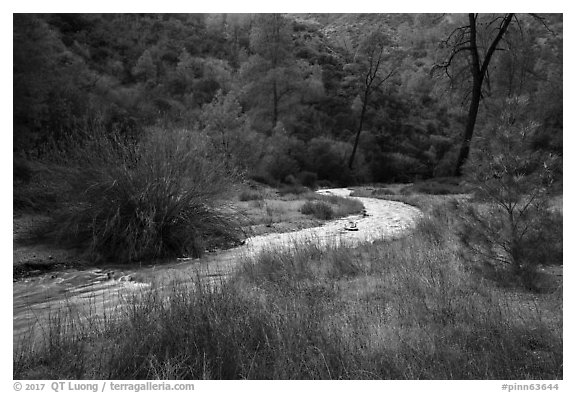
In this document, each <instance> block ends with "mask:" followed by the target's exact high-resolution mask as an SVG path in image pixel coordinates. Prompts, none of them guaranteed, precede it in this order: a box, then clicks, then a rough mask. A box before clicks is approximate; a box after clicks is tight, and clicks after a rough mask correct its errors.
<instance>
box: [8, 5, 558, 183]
mask: <svg viewBox="0 0 576 393" xmlns="http://www.w3.org/2000/svg"><path fill="white" fill-rule="evenodd" d="M459 18H460V17H459V16H457V15H442V16H441V15H433V14H342V15H326V14H299V15H295V14H260V15H249V14H247V15H244V14H237V15H231V14H209V15H203V14H15V15H14V26H13V28H14V39H13V41H14V45H13V46H14V128H13V133H14V138H13V139H14V150H15V154H16V155H18V156H22V157H26V158H28V159H32V160H38V159H44V158H45V157H44V156H45V155H46V154H47V152H48V153H49V151H50V149H51V146H52V145H53V144H60V143H62V141H65V140H66V139H68V138H70V137H73V138H79V137H81V135H82V130H83V129H85V128H86V127H85V125H86V124H92V123H94V122H98V123H100V124H102V126H103V127H104V128H105V129H106V130H107V131H108V132H119V133H121V134H124V135H130V136H131V137H134V138H135V139H138V138H139V137H140V132H141V131H140V130H142V129H143V128H146V127H149V126H161V127H166V128H189V129H194V128H196V127H198V128H200V129H202V130H204V131H206V132H207V133H209V134H210V135H211V136H212V141H213V143H214V145H215V147H216V146H218V147H219V150H220V152H221V153H222V154H223V155H224V156H226V155H228V154H230V157H229V158H228V159H227V160H226V161H227V162H228V164H229V166H240V167H241V169H242V170H243V171H245V172H246V173H248V174H254V173H258V174H260V175H262V176H265V177H272V178H273V182H282V181H284V180H285V178H286V176H288V175H292V176H295V177H298V174H299V173H300V172H302V171H307V172H312V173H316V174H317V176H318V179H319V180H328V181H330V182H332V183H335V184H339V185H348V184H352V183H355V182H362V181H368V182H370V181H377V182H384V181H413V180H414V179H416V178H418V177H420V178H428V177H431V176H445V175H449V174H450V169H451V167H452V166H453V165H454V164H455V162H456V161H457V157H458V151H457V146H456V145H457V144H458V143H459V142H460V141H461V133H462V132H461V131H462V129H463V128H464V120H465V119H464V117H463V115H462V108H461V106H462V103H463V101H466V98H467V97H466V94H465V93H466V92H465V86H463V85H461V84H454V85H453V86H452V87H451V89H450V90H449V93H450V94H446V93H447V91H446V89H445V86H443V85H442V84H441V83H439V82H440V81H439V80H437V79H433V78H430V71H431V68H432V66H433V64H435V63H436V62H437V61H438V59H439V58H441V57H443V56H444V55H446V54H447V53H446V52H444V49H446V48H441V49H439V48H438V44H439V42H440V40H441V39H443V38H446V37H447V36H448V35H449V33H450V31H451V30H453V29H454V28H456V27H458V26H459V25H461V23H460V22H461V21H460V19H459ZM478 18H479V19H478V20H485V19H487V20H490V19H489V18H491V16H482V15H480V16H479V17H478ZM518 20H519V21H520V22H521V25H522V31H520V30H519V28H517V24H516V23H512V24H511V26H510V27H509V29H508V30H507V33H506V36H505V39H506V42H505V44H506V45H504V48H503V49H506V50H502V51H498V53H497V54H495V55H494V58H493V60H492V61H491V63H490V64H491V70H490V84H489V86H488V84H487V83H486V84H485V85H484V88H485V91H484V93H485V94H486V96H488V94H490V96H491V97H493V98H494V99H495V100H498V99H501V98H502V97H505V96H507V95H510V94H528V95H529V96H530V97H531V99H530V103H529V106H530V108H531V109H530V111H531V112H532V113H534V115H535V116H536V120H537V121H538V123H539V124H540V126H539V129H538V131H537V135H536V137H535V138H534V140H533V146H532V147H531V148H532V149H534V150H538V149H544V150H547V151H552V152H554V153H555V154H558V155H560V154H561V152H562V125H563V123H562V71H563V70H562V34H561V32H562V16H561V15H560V14H558V15H554V14H550V15H545V22H546V23H547V24H546V26H547V27H548V28H549V29H550V30H551V31H552V33H551V32H549V31H548V30H547V27H545V26H544V25H543V24H542V23H541V22H540V21H539V20H537V19H535V18H533V17H528V16H521V15H518ZM375 26H378V28H377V29H375V28H374V27H375ZM518 26H519V25H518ZM486 28H487V29H488V30H490V27H489V26H486ZM379 49H381V50H382V51H381V52H380V51H379ZM462 53H463V52H462ZM379 54H381V55H382V56H379ZM378 59H380V62H378ZM374 60H375V61H376V62H374ZM456 63H457V61H455V63H454V64H453V65H455V66H460V65H465V64H461V63H458V64H456ZM370 64H372V65H373V66H376V65H378V67H373V69H372V71H375V69H376V68H378V69H379V70H380V71H379V72H376V73H372V74H371V75H373V76H374V78H375V79H374V83H373V85H372V87H373V86H375V85H377V84H378V83H380V82H381V81H383V80H385V79H386V77H387V76H388V75H391V73H392V74H393V75H391V77H390V78H389V79H387V81H386V83H383V84H382V86H380V88H373V89H371V91H370V94H369V99H366V98H368V97H366V98H365V97H364V96H363V95H362V91H361V90H362V86H363V85H364V84H365V80H363V79H362V78H361V76H366V75H368V74H367V73H369V71H370ZM492 66H493V67H492ZM392 71H394V72H392ZM382 87H385V88H382ZM488 88H489V90H490V91H488ZM452 93H455V94H452ZM490 102H491V100H486V104H487V107H486V110H485V111H484V110H483V111H481V112H480V115H479V116H478V120H477V122H478V126H479V127H483V126H484V125H485V123H486V122H487V117H488V115H490V113H494V112H495V110H497V108H496V109H494V108H493V107H491V106H490V105H491V104H490ZM363 107H364V108H363ZM362 109H364V111H365V113H364V115H363V116H360V115H361V112H362ZM359 118H362V119H363V124H362V127H361V132H362V136H361V138H359V142H358V146H357V148H356V152H355V153H354V154H352V151H353V150H354V145H355V137H356V135H358V129H359V121H358V120H359ZM279 129H281V130H282V132H283V136H282V138H284V139H283V140H281V139H282V138H278V135H277V132H276V131H275V130H279ZM314 140H320V142H318V141H314ZM287 141H289V144H288V145H289V146H288V147H287V148H283V147H282V145H283V144H284V142H287ZM312 141H314V142H313V143H311V142H312ZM326 141H329V142H326ZM328 145H329V146H328ZM353 155H354V158H353V159H354V163H355V165H354V169H353V170H349V169H343V168H342V166H343V164H342V163H344V164H347V163H349V162H350V160H351V159H352V156H353ZM315 157H319V158H318V159H317V158H315ZM320 157H321V158H320ZM344 166H347V165H344ZM556 172H557V176H558V173H559V172H560V169H556Z"/></svg>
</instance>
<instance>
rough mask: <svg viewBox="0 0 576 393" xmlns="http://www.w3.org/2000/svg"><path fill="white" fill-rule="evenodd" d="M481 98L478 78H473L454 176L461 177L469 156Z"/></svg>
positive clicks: (480, 85)
mask: <svg viewBox="0 0 576 393" xmlns="http://www.w3.org/2000/svg"><path fill="white" fill-rule="evenodd" d="M477 79H478V80H477ZM481 97H482V82H481V81H480V80H479V78H474V85H473V87H472V99H471V101H470V108H469V109H468V117H467V119H466V129H465V130H464V138H463V139H462V145H461V146H460V153H459V154H458V161H456V168H455V171H454V176H460V175H462V166H463V165H464V163H465V162H466V160H467V159H468V155H469V154H470V142H471V141H472V135H473V134H474V126H475V125H476V118H477V117H478V108H479V107H480V99H481Z"/></svg>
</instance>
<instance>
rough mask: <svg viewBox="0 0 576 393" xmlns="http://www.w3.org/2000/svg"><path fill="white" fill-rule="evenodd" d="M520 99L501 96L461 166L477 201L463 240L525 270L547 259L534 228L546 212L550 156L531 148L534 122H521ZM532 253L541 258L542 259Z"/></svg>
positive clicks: (523, 108) (537, 229) (522, 106)
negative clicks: (500, 103)
mask: <svg viewBox="0 0 576 393" xmlns="http://www.w3.org/2000/svg"><path fill="white" fill-rule="evenodd" d="M527 104H528V100H527V99H526V98H525V97H514V98H509V99H507V100H506V102H505V104H504V105H503V106H502V110H501V112H500V116H499V117H498V118H497V119H496V121H493V122H492V124H491V126H489V127H488V128H487V129H486V130H485V132H484V135H481V136H479V137H478V138H477V140H476V141H475V144H476V145H475V149H474V150H473V151H472V154H471V156H470V159H469V161H468V163H467V164H466V166H465V167H464V170H465V174H466V175H467V177H468V179H469V180H470V181H471V182H472V183H473V184H474V185H475V188H476V197H477V198H479V199H480V201H481V202H484V203H480V204H475V205H472V206H471V207H470V209H469V214H468V215H467V225H466V226H465V228H464V232H463V240H464V241H465V244H466V245H468V246H469V247H470V248H471V249H472V250H473V251H475V253H476V254H477V255H480V256H482V257H483V259H485V260H490V261H491V262H497V264H504V265H506V266H509V267H511V268H512V271H513V272H514V273H520V274H523V273H526V272H530V271H532V270H533V268H534V267H535V266H536V265H537V264H539V263H546V262H549V261H547V260H546V256H547V255H546V253H542V252H535V250H539V251H542V249H545V248H546V247H547V246H548V245H547V244H542V243H544V242H543V241H542V239H543V238H542V236H539V232H542V231H544V230H547V228H545V227H544V225H543V223H544V222H545V220H546V219H547V217H548V216H549V215H550V211H549V209H548V204H547V202H548V195H549V193H548V192H549V189H550V186H551V185H552V182H553V174H554V173H553V167H554V161H555V160H556V157H555V156H553V155H551V154H550V153H544V152H542V151H539V150H535V149H533V147H532V144H533V140H534V135H535V132H536V130H537V126H538V125H537V124H536V123H535V122H532V121H530V120H527V117H528V116H527V113H526V112H527V111H526V108H527ZM537 256H540V257H544V258H543V259H541V258H537Z"/></svg>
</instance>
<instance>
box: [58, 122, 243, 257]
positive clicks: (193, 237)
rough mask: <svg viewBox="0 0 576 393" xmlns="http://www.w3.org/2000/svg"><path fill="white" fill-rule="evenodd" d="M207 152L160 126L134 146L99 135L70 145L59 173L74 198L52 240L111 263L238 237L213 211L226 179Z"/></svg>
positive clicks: (200, 143)
mask: <svg viewBox="0 0 576 393" xmlns="http://www.w3.org/2000/svg"><path fill="white" fill-rule="evenodd" d="M210 149H211V146H210V143H209V142H208V140H207V139H206V138H204V137H203V136H202V135H201V134H198V133H193V132H188V131H185V130H164V129H158V128H156V129H149V130H147V131H146V132H145V134H144V136H143V137H142V138H141V139H140V140H139V141H134V140H129V139H127V138H125V137H122V136H120V135H117V134H106V133H104V132H103V131H97V132H95V133H93V134H92V135H90V136H89V137H88V138H84V139H83V140H82V141H81V142H77V143H74V144H73V147H72V148H71V149H70V151H69V152H68V154H67V157H68V165H69V170H67V171H66V172H65V173H63V176H64V178H65V180H66V181H67V183H68V184H69V185H70V187H71V190H72V191H71V194H72V197H73V198H72V203H71V204H70V206H68V207H67V208H66V209H65V210H63V211H62V212H60V213H59V214H58V215H56V218H55V224H54V225H55V227H56V232H55V236H56V238H57V239H58V240H60V241H63V242H67V243H69V244H71V245H73V246H78V247H83V248H85V249H87V251H88V254H89V256H90V257H91V258H93V259H94V260H97V261H98V260H108V259H112V258H113V259H114V260H115V261H117V262H135V261H140V260H143V259H148V258H157V257H169V256H182V255H194V256H197V255H200V254H201V253H202V251H203V250H204V249H205V247H207V246H209V245H211V244H213V243H215V242H230V241H235V240H237V238H238V230H237V227H236V226H235V225H234V224H233V221H232V220H231V217H230V216H229V215H227V214H225V213H224V212H223V211H222V209H220V206H219V204H220V203H221V200H222V197H223V196H224V195H225V194H226V193H227V190H228V187H229V184H230V182H231V176H232V175H231V174H230V173H229V171H227V169H226V168H225V166H224V164H223V163H222V160H218V157H217V156H216V155H213V154H211V150H210Z"/></svg>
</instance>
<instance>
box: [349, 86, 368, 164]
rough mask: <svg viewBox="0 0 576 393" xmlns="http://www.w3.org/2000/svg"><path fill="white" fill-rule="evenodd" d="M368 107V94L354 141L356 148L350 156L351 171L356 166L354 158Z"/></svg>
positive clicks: (363, 104)
mask: <svg viewBox="0 0 576 393" xmlns="http://www.w3.org/2000/svg"><path fill="white" fill-rule="evenodd" d="M367 105H368V94H364V101H363V102H362V112H360V124H359V125H358V132H357V133H356V139H355V140H354V148H353V149H352V155H351V156H350V161H349V162H348V168H350V169H352V166H353V164H354V157H355V156H356V149H357V148H358V141H360V133H361V132H362V125H363V123H364V115H365V114H366V106H367Z"/></svg>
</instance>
